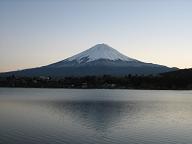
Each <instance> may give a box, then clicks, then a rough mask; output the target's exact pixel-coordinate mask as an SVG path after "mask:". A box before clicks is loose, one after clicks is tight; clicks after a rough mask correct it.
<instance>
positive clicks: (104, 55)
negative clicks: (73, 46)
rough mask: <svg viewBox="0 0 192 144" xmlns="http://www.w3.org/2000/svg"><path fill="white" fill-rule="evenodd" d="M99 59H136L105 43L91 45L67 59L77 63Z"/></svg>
mask: <svg viewBox="0 0 192 144" xmlns="http://www.w3.org/2000/svg"><path fill="white" fill-rule="evenodd" d="M99 59H107V60H112V61H115V60H122V61H137V60H135V59H132V58H129V57H127V56H125V55H123V54H121V53H120V52H118V51H117V50H115V49H113V48H112V47H110V46H108V45H106V44H97V45H95V46H93V47H91V48H90V49H88V50H85V51H83V52H81V53H79V54H77V55H74V56H72V57H70V58H68V59H66V60H67V61H74V60H75V61H77V62H78V63H82V62H91V61H95V60H99Z"/></svg>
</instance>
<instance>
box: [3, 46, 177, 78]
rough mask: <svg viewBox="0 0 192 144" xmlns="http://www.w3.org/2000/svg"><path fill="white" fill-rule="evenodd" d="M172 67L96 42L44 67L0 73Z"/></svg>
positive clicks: (81, 73)
mask: <svg viewBox="0 0 192 144" xmlns="http://www.w3.org/2000/svg"><path fill="white" fill-rule="evenodd" d="M173 70H175V68H170V67H166V66H163V65H158V64H152V63H145V62H141V61H139V60H136V59H133V58H130V57H127V56H125V55H123V54H121V53H120V52H118V51H117V50H115V49H114V48H112V47H110V46H108V45H106V44H97V45H95V46H93V47H91V48H89V49H88V50H85V51H83V52H81V53H79V54H76V55H74V56H72V57H69V58H67V59H64V60H62V61H59V62H56V63H53V64H50V65H47V66H42V67H38V68H32V69H25V70H21V71H12V72H6V73H1V74H0V76H1V75H2V76H9V75H15V76H54V77H61V76H87V75H115V76H123V75H128V74H138V75H149V74H158V73H163V72H169V71H173Z"/></svg>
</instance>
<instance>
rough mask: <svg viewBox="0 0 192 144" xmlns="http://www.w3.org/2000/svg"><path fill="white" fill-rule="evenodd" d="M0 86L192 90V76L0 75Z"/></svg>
mask: <svg viewBox="0 0 192 144" xmlns="http://www.w3.org/2000/svg"><path fill="white" fill-rule="evenodd" d="M0 87H25V88H85V89H93V88H101V89H159V90H166V89H167V90H168V89H170V90H184V89H186V90H192V76H178V75H173V74H161V75H156V76H154V75H147V76H146V75H127V76H110V75H103V76H84V77H57V78H56V77H45V76H40V77H16V76H14V75H12V76H9V77H0Z"/></svg>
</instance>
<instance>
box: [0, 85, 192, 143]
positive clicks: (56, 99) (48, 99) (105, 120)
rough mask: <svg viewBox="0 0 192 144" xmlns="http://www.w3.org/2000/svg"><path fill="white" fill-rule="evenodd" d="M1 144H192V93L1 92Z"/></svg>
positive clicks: (6, 90) (142, 91)
mask: <svg viewBox="0 0 192 144" xmlns="http://www.w3.org/2000/svg"><path fill="white" fill-rule="evenodd" d="M0 144H192V91H155V90H153V91H151V90H101V89H98V90H75V89H22V88H12V89H11V88H0Z"/></svg>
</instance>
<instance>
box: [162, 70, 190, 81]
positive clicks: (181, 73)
mask: <svg viewBox="0 0 192 144" xmlns="http://www.w3.org/2000/svg"><path fill="white" fill-rule="evenodd" d="M161 75H162V76H166V77H172V78H186V79H192V68H189V69H179V70H175V71H171V72H166V73H162V74H161Z"/></svg>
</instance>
